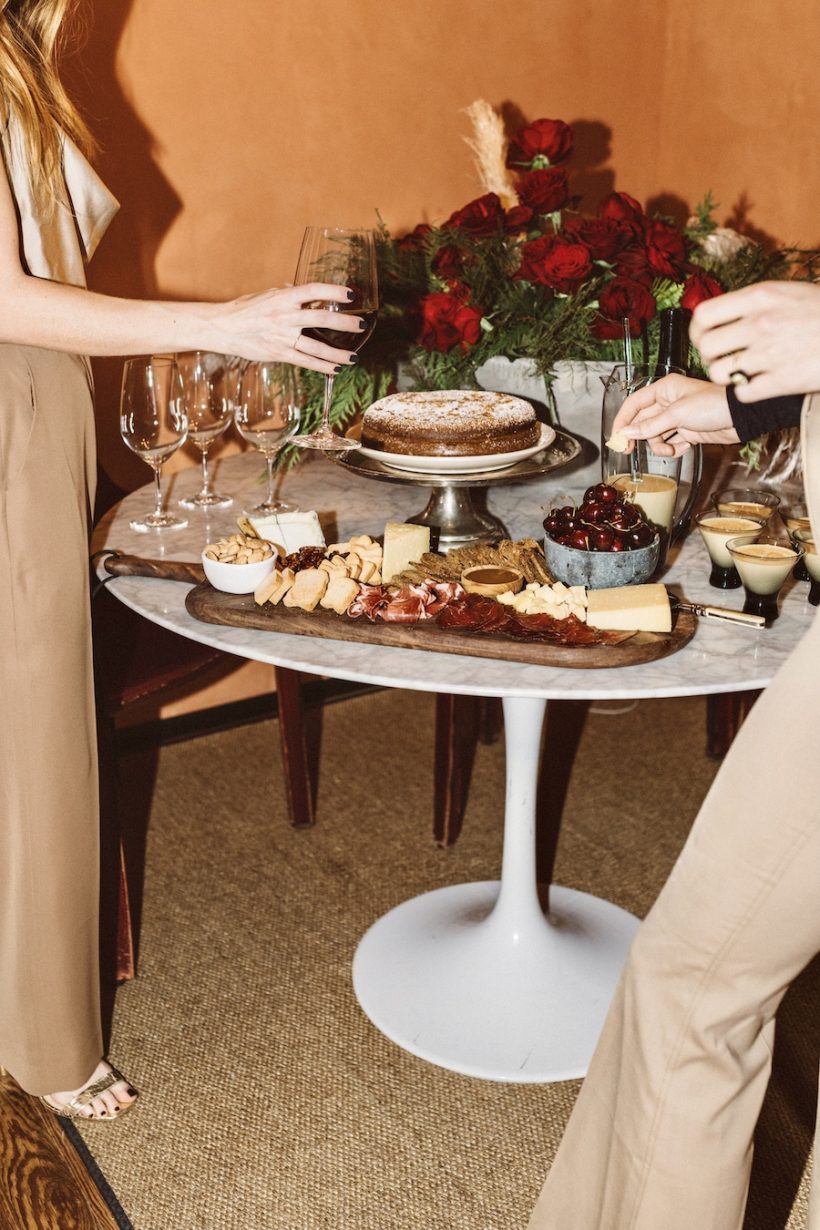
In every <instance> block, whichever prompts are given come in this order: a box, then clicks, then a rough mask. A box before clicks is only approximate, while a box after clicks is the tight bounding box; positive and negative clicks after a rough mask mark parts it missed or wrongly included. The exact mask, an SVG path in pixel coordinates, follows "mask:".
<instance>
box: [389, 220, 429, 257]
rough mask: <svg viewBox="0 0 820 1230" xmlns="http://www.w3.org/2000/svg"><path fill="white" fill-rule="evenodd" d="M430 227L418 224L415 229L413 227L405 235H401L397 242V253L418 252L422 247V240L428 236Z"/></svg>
mask: <svg viewBox="0 0 820 1230" xmlns="http://www.w3.org/2000/svg"><path fill="white" fill-rule="evenodd" d="M432 229H433V228H432V226H429V225H428V223H426V222H420V223H419V224H418V226H417V227H414V229H413V230H412V231H410V232H409V233H408V234H407V235H403V236H402V238H401V239H400V240H399V244H398V246H399V251H401V252H420V251H421V250H422V248H423V247H424V239H425V237H426V236H427V235H429V234H430V232H431V230H432Z"/></svg>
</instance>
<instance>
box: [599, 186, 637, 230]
mask: <svg viewBox="0 0 820 1230" xmlns="http://www.w3.org/2000/svg"><path fill="white" fill-rule="evenodd" d="M598 213H599V215H600V217H602V218H608V219H609V220H610V222H618V223H620V224H621V225H622V226H626V227H628V228H629V230H630V231H632V233H633V234H634V235H640V234H641V232H642V230H643V223H644V212H643V210H642V209H641V207H640V205H639V204H638V202H637V201H636V200H635V198H634V196H630V195H629V194H628V193H627V192H610V194H609V196H606V197H604V199H603V201H601V204H600V206H599V207H598Z"/></svg>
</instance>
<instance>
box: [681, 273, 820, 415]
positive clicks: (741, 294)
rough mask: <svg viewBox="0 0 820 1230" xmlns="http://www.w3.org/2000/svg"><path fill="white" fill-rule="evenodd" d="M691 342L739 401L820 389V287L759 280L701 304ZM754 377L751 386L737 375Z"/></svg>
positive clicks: (714, 373) (715, 376) (810, 284)
mask: <svg viewBox="0 0 820 1230" xmlns="http://www.w3.org/2000/svg"><path fill="white" fill-rule="evenodd" d="M690 334H691V338H692V341H693V342H694V344H695V345H696V346H697V348H698V350H699V351H700V354H701V357H702V359H703V361H704V363H705V364H706V365H707V367H708V369H709V375H710V377H711V378H712V380H714V381H715V382H716V383H717V384H736V392H737V398H738V401H742V402H750V401H760V400H761V399H762V398H764V397H780V396H782V395H784V394H788V393H812V392H816V391H820V285H818V284H817V283H814V282H758V283H757V284H756V285H754V286H745V287H744V288H743V290H736V291H732V292H731V293H730V294H727V295H718V296H717V297H716V298H714V299H709V300H707V301H706V302H704V303H701V304H699V306H698V307H697V308H696V309H695V313H694V315H693V317H692V327H691V330H690ZM733 372H740V373H742V374H745V375H746V376H748V378H749V380H748V383H743V382H742V380H741V381H738V378H737V377H735V378H734V379H733V377H732V373H733Z"/></svg>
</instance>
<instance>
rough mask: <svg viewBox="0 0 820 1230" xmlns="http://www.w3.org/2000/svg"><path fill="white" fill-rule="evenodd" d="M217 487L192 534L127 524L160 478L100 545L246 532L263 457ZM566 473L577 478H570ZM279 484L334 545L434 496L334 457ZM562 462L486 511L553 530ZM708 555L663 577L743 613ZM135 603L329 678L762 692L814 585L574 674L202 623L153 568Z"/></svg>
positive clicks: (150, 615) (157, 553)
mask: <svg viewBox="0 0 820 1230" xmlns="http://www.w3.org/2000/svg"><path fill="white" fill-rule="evenodd" d="M213 470H214V485H215V486H216V487H217V488H218V489H219V490H220V491H225V492H227V493H228V494H231V495H233V497H234V504H233V507H231V508H227V509H221V510H218V511H216V512H212V513H209V514H205V513H200V512H188V513H187V514H186V515H187V517H188V526H187V528H185V529H183V530H174V531H152V532H151V533H147V534H140V533H136V532H134V531H133V530H132V529H130V527H129V520H130V519H132V518H133V517H134V516H135V515H138V514H141V513H143V512H145V511H147V510H148V508H149V506H150V505H151V500H152V496H151V488H150V487H148V486H146V487H145V488H143V489H140V490H139V491H136V492H134V493H132V494H131V495H129V496H127V497H126V498H125V499H124V500H123V501H122V502H121V503H120V504H119V505H117V506H116V507H115V508H114V509H112V511H111V512H110V513H109V514H108V515H107V516H106V517H105V518H103V520H102V521H101V522H100V524H99V525H98V526H97V528H96V530H95V533H94V550H99V549H101V548H103V547H111V548H116V549H118V550H121V551H124V552H128V553H131V554H135V555H142V556H148V557H151V558H165V559H188V560H193V559H198V558H199V554H200V552H201V550H202V548H203V546H205V544H206V543H207V542H209V541H212V540H213V539H214V538H217V537H220V536H221V535H222V534H224V533H226V532H233V530H235V528H236V526H235V518H236V517H237V516H238V515H240V514H241V512H242V511H243V510H244V509H245V508H246V507H247V506H249V505H253V504H255V503H256V502H257V501H258V500H259V499H261V498H262V481H261V474H262V467H261V462H260V460H259V459H258V457H256V455H254V454H251V455H248V454H243V455H240V456H232V457H228V458H225V459H224V460H222V461H220V462H217V463H216V464H215V465H214V466H213ZM198 481H199V470H198V468H197V469H191V470H186V471H182V472H180V473H178V474H175V475H173V476H171V477H170V478H169V479H168V480H166V483H165V489H166V492H167V499H168V503H169V504H175V503H176V501H177V500H179V499H180V497H182V496H184V495H187V494H189V493H191V492H193V491H194V490H195V489H196V486H197V484H198ZM564 481H566V480H564ZM281 494H282V496H283V497H284V498H286V499H288V500H289V501H290V502H291V503H293V504H296V505H298V506H299V507H300V508H303V509H310V508H315V509H316V510H317V512H318V513H319V517H320V520H321V521H322V525H323V528H324V530H325V535H326V537H327V540H328V541H329V542H331V541H339V540H341V539H344V538H346V537H348V536H349V535H351V534H356V533H369V534H371V535H373V536H377V535H380V534H381V533H382V530H383V528H384V523H385V521H387V520H394V521H395V520H402V519H404V518H407V517H410V516H413V515H414V514H415V513H417V512H419V511H420V510H421V509H422V508H423V507H424V504H425V502H426V499H427V495H428V492H427V491H426V489H425V487H424V484H423V482H422V483H420V484H419V487H418V490H417V489H416V487H414V486H404V485H395V486H394V485H393V484H386V483H374V482H369V481H368V480H366V479H363V478H360V477H357V476H356V475H355V474H352V473H350V471H348V470H346V469H344V468H343V467H341V466H338V465H335V464H334V463H333V462H331V461H329V460H328V459H327V458H325V457H322V456H310V457H308V458H307V459H306V460H305V461H304V462H303V463H302V464H301V465H300V466H298V467H297V468H296V469H295V470H293V471H291V472H290V473H288V474H286V475H285V476H284V478H283V479H282V482H281ZM564 494H565V489H564V487H562V475H561V472H560V471H557V472H555V473H554V474H551V475H548V476H545V477H544V478H538V479H534V480H532V481H529V482H525V483H516V484H514V485H511V486H509V487H505V486H504V485H500V486H498V487H496V488H494V489H493V490H492V491H491V492H490V494H489V496H488V508H489V511H491V512H492V513H493V514H494V515H495V516H497V517H499V518H500V519H501V520H502V521H503V522H504V523H505V525H506V526H507V528H508V530H509V532H510V534H511V535H512V536H513V537H521V538H523V537H533V538H540V536H541V521H542V519H543V516H544V509H545V507H547V506H549V505H551V504H553V503H554V502H556V501H557V500H560V499H561V498H563V496H564ZM708 576H709V561H708V558H707V555H706V550H705V548H704V547H703V545H702V543H701V541H700V536H699V535H698V534H696V533H695V534H691V535H690V536H689V537H688V538H687V540H686V541H685V542H684V543H683V546H682V547H681V548H680V549H678V550H676V551H675V553H674V559H673V561H672V563H671V567H670V568H669V570H668V572H667V574H666V576H665V577H664V580H665V581H667V583H668V584H669V586H670V588H671V589H673V590H675V591H676V592H677V593H679V594H680V595H681V596H684V597H686V598H687V599H689V600H691V601H695V602H705V603H712V604H713V605H719V606H726V607H734V608H737V609H740V607H741V606H742V603H743V591H742V590H729V591H720V590H715V589H712V588H711V587H710V585H709V582H708ZM109 585H110V588H111V589H112V591H113V592H114V593H115V594H116V596H117V597H118V598H119V599H120V600H121V601H122V602H124V603H125V604H126V605H127V606H130V607H132V608H133V609H134V610H135V611H137V612H138V613H139V614H141V615H143V616H145V617H146V618H147V619H149V620H152V621H153V622H155V623H157V624H161V625H162V626H163V627H166V628H170V629H172V630H173V631H175V632H179V633H181V634H182V635H183V636H187V637H190V638H192V639H193V640H196V641H200V642H202V643H203V644H206V645H212V646H214V647H216V648H218V649H224V650H225V651H227V652H229V653H233V654H237V655H239V656H241V657H246V658H254V659H256V660H258V661H261V662H269V663H272V664H274V665H277V666H288V667H291V668H292V669H294V670H301V671H306V672H307V673H309V674H321V675H331V676H333V677H335V678H339V679H350V680H358V681H361V682H366V683H374V684H381V685H385V686H391V687H401V688H414V689H418V690H421V691H425V692H455V693H466V694H473V695H481V696H533V697H534V696H538V697H543V698H547V699H560V698H572V697H576V698H580V697H587V698H589V699H593V700H595V699H601V698H606V697H611V698H617V697H650V696H657V697H660V696H685V695H696V694H704V693H710V692H732V691H744V690H746V689H753V688H762V687H765V685H766V684H767V683H768V682H769V680H770V679H771V677H772V675H773V674H774V672H775V671H776V670H777V668H778V667H779V666H780V664H781V663H782V662H783V660H784V658H785V657H786V655H787V654H788V652H789V651H790V650H791V649H792V648H793V646H794V645H795V644H796V643H797V641H798V640H799V638H800V636H801V635H802V633H803V631H804V630H805V629H806V628H807V627H808V625H809V622H810V621H811V618H812V617H813V614H814V608H812V607H811V606H809V604H808V603H807V601H806V592H807V587H806V586H805V585H804V584H794V583H793V582H789V583H788V587H787V590H786V592H785V594H784V596H783V598H782V599H781V602H782V607H781V615H780V618H779V619H778V620H777V622H776V623H775V624H774V626H773V627H771V628H765V629H761V630H750V629H747V628H744V627H737V626H733V625H721V624H716V623H711V622H710V623H704V622H703V621H700V622H699V626H698V629H697V632H696V634H695V636H694V638H693V640H692V641H691V642H690V643H689V644H688V645H687V646H686V647H685V648H684V649H682V650H680V651H679V652H678V653H676V654H673V655H672V656H670V657H668V658H663V659H660V660H659V661H657V662H652V663H648V664H645V665H641V666H629V667H618V668H612V669H609V668H607V669H600V670H597V669H596V670H586V669H585V670H573V669H571V668H569V669H568V668H557V667H552V666H533V665H528V664H521V663H515V662H506V661H494V660H492V659H487V658H471V657H462V656H455V655H449V654H437V653H433V654H431V653H427V652H423V651H421V650H412V649H392V648H385V647H382V646H377V645H374V646H369V645H361V644H352V643H349V642H344V641H333V640H325V639H320V638H314V637H303V636H295V635H289V634H288V635H285V634H282V633H271V632H257V631H252V630H243V629H236V628H227V627H217V626H215V625H212V624H205V623H200V622H198V621H197V620H195V619H193V618H192V617H191V616H190V615H189V614H188V613H187V611H186V610H185V593H186V588H187V587H186V586H185V585H182V584H180V583H178V582H171V581H159V580H153V579H149V578H145V577H119V578H117V579H115V580H113V581H110V582H109Z"/></svg>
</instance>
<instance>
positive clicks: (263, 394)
mask: <svg viewBox="0 0 820 1230" xmlns="http://www.w3.org/2000/svg"><path fill="white" fill-rule="evenodd" d="M301 396H302V395H301V388H300V385H299V379H298V374H297V372H296V371H295V370H294V368H292V367H290V366H288V364H287V363H248V364H247V365H246V366H245V368H244V370H243V371H242V374H241V377H240V379H239V383H238V387H237V392H236V404H235V406H234V422H235V423H236V430H237V431H238V432H239V434H240V436H241V437H242V439H243V440H247V442H248V444H251V445H253V447H254V448H255V449H257V450H258V452H260V453H262V455H263V456H264V458H265V461H266V462H267V467H268V489H267V494H266V496H265V499H264V500H263V501H262V502H261V503H260V504H257V505H256V507H255V508H251V509H249V510H248V511H249V512H251V513H257V514H258V515H260V516H264V515H265V514H267V513H277V512H292V511H294V508H293V505H292V504H286V503H285V502H284V500H277V499H276V498H275V496H274V493H273V487H274V466H275V464H276V458H277V457H278V456H279V453H280V452H281V451H282V449H283V448H284V446H285V445H286V444H287V442H288V440H289V439H291V438H293V433H294V431H296V428H297V427H298V425H299V419H300V417H301V412H302V406H301Z"/></svg>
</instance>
